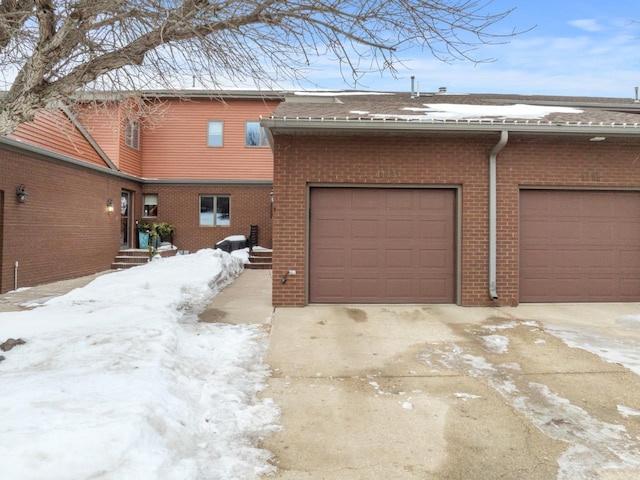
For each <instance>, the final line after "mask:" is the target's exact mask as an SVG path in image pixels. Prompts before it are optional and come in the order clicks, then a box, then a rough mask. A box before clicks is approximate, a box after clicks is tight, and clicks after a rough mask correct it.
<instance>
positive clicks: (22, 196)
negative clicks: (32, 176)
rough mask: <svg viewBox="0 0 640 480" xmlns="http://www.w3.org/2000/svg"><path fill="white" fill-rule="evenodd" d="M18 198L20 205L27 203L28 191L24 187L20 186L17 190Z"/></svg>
mask: <svg viewBox="0 0 640 480" xmlns="http://www.w3.org/2000/svg"><path fill="white" fill-rule="evenodd" d="M16 197H17V198H18V203H26V201H27V190H26V189H25V188H24V185H19V186H18V188H16Z"/></svg>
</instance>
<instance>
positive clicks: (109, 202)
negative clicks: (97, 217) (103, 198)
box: [107, 199, 113, 213]
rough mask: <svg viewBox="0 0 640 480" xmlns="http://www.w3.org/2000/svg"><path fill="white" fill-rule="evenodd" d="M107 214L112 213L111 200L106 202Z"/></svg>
mask: <svg viewBox="0 0 640 480" xmlns="http://www.w3.org/2000/svg"><path fill="white" fill-rule="evenodd" d="M107 212H109V213H113V200H111V199H109V200H107Z"/></svg>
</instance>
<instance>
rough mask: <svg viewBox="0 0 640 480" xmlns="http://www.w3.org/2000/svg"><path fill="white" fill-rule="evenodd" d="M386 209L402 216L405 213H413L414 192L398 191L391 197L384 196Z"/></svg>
mask: <svg viewBox="0 0 640 480" xmlns="http://www.w3.org/2000/svg"><path fill="white" fill-rule="evenodd" d="M385 198H386V207H387V209H388V210H391V211H394V212H397V213H399V214H400V215H402V214H403V213H405V211H408V212H411V213H412V212H414V191H413V190H404V191H402V190H398V191H396V192H395V193H394V194H393V195H385Z"/></svg>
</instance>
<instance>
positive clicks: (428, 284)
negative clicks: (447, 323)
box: [420, 276, 453, 302]
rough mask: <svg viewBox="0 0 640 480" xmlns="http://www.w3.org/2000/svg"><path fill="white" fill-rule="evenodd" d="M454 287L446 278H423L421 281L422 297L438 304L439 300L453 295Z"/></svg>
mask: <svg viewBox="0 0 640 480" xmlns="http://www.w3.org/2000/svg"><path fill="white" fill-rule="evenodd" d="M452 294H453V291H452V285H451V282H450V281H449V278H447V277H446V276H441V277H437V276H434V277H431V278H421V279H420V296H422V297H423V298H426V299H432V300H431V301H433V302H437V299H438V298H442V297H445V296H448V295H452Z"/></svg>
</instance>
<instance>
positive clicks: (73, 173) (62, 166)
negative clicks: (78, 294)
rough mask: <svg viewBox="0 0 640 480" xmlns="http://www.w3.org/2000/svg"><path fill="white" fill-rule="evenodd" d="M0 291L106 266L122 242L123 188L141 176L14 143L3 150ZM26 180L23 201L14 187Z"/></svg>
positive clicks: (134, 188) (0, 152)
mask: <svg viewBox="0 0 640 480" xmlns="http://www.w3.org/2000/svg"><path fill="white" fill-rule="evenodd" d="M0 171H1V172H2V176H1V177H0V193H1V194H2V197H1V205H0V212H2V214H1V217H0V233H1V234H0V254H1V255H2V258H1V259H0V260H1V266H2V269H1V270H0V292H1V293H4V292H7V291H9V290H13V289H14V286H15V275H14V274H15V269H14V266H15V262H18V287H22V286H31V285H38V284H42V283H47V282H52V281H57V280H64V279H68V278H73V277H78V276H82V275H88V274H93V273H96V272H100V271H104V270H107V269H108V268H109V266H110V264H111V262H113V259H114V256H115V255H116V253H117V252H118V250H119V248H120V243H119V238H120V223H119V222H120V216H119V214H118V212H117V210H116V212H112V213H109V212H107V208H106V203H107V200H108V199H112V201H113V202H114V203H115V204H116V205H119V201H120V192H121V190H122V189H127V190H130V191H132V192H133V193H134V195H135V194H136V192H139V190H140V189H139V186H138V184H137V183H136V182H132V181H129V180H127V179H124V178H118V177H115V176H113V175H109V174H106V173H100V172H97V171H94V170H91V169H88V168H84V167H79V166H74V165H71V164H69V163H67V162H61V161H57V160H52V159H44V158H40V157H38V156H36V155H33V154H27V153H24V152H20V151H17V150H13V149H7V148H1V149H0ZM18 185H24V186H25V189H26V191H27V198H26V202H25V203H23V204H21V203H18V201H17V198H16V187H17V186H18Z"/></svg>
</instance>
